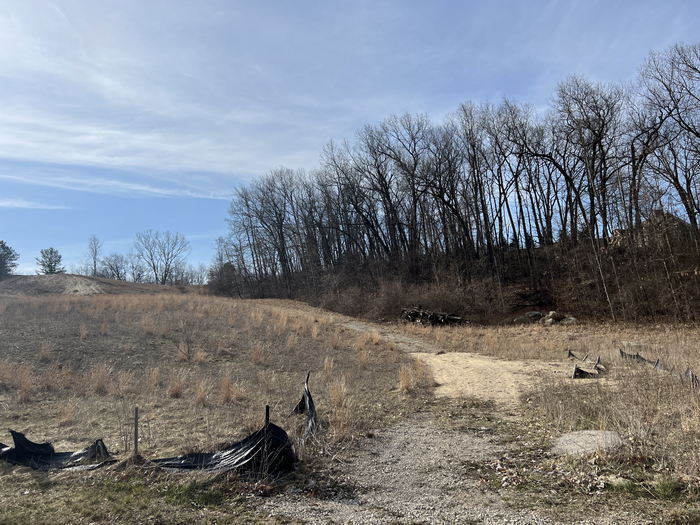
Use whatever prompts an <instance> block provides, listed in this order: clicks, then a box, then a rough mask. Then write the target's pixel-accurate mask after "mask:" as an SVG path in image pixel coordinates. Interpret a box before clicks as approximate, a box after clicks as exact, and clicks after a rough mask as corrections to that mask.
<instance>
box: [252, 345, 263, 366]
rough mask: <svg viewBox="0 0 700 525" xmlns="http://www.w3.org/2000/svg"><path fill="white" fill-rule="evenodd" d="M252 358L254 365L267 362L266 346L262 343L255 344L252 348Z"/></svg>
mask: <svg viewBox="0 0 700 525" xmlns="http://www.w3.org/2000/svg"><path fill="white" fill-rule="evenodd" d="M250 360H251V362H252V363H253V364H254V365H261V364H263V363H264V362H265V347H264V346H263V345H262V344H259V343H258V344H255V345H253V348H252V349H251V350H250Z"/></svg>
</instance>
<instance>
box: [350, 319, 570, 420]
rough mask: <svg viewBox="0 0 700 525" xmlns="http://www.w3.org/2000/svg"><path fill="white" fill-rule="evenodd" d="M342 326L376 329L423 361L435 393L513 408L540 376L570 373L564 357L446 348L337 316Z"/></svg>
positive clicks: (355, 329) (355, 328) (392, 330)
mask: <svg viewBox="0 0 700 525" xmlns="http://www.w3.org/2000/svg"><path fill="white" fill-rule="evenodd" d="M337 322H338V323H339V324H341V325H342V326H343V327H344V328H346V329H349V330H353V331H357V332H361V333H365V332H373V331H374V332H378V333H379V334H380V335H381V336H382V337H383V338H384V339H385V340H388V341H390V342H391V343H392V344H394V345H395V346H396V347H397V348H398V349H400V350H402V351H403V352H406V353H410V354H411V355H412V356H413V357H415V358H416V359H420V360H421V361H423V362H425V363H426V364H427V365H428V366H429V367H430V369H431V371H432V373H433V377H434V378H435V381H436V383H437V385H438V386H437V387H436V389H435V395H437V396H444V397H452V398H459V397H465V396H468V397H476V398H479V399H482V400H486V401H494V402H496V403H498V404H500V405H502V406H505V407H508V408H514V407H515V406H517V404H518V403H519V399H520V396H521V395H522V394H523V393H525V392H527V391H528V390H530V389H532V388H533V387H534V386H535V385H536V384H538V383H539V384H541V382H542V381H543V380H546V379H554V378H557V377H558V378H564V377H567V375H568V374H569V373H570V365H569V364H568V363H567V362H565V361H558V362H545V361H522V360H509V359H499V358H496V357H490V356H485V355H480V354H474V353H469V352H450V353H444V350H443V349H442V348H440V347H439V346H437V345H434V344H431V343H428V342H426V341H422V340H420V339H418V338H416V337H412V336H410V335H407V334H404V333H400V332H399V331H398V330H400V327H394V326H383V325H376V324H373V323H369V322H365V321H357V320H347V319H344V318H341V319H339V320H337Z"/></svg>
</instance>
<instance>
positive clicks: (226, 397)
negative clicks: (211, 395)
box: [218, 373, 245, 405]
mask: <svg viewBox="0 0 700 525" xmlns="http://www.w3.org/2000/svg"><path fill="white" fill-rule="evenodd" d="M218 387H219V388H218V391H219V403H221V404H222V405H228V404H229V403H231V402H232V401H240V400H241V399H244V398H245V392H244V391H243V389H242V388H241V387H239V386H238V385H237V384H236V383H234V382H233V380H232V379H231V374H229V373H223V374H222V375H221V377H220V378H219V385H218Z"/></svg>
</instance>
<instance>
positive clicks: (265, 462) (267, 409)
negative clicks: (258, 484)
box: [262, 405, 270, 479]
mask: <svg viewBox="0 0 700 525" xmlns="http://www.w3.org/2000/svg"><path fill="white" fill-rule="evenodd" d="M269 426H270V405H265V428H264V429H263V440H264V441H263V464H262V473H263V476H264V477H265V479H267V475H268V469H269V465H268V435H267V427H269Z"/></svg>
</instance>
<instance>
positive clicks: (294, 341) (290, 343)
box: [286, 333, 299, 350]
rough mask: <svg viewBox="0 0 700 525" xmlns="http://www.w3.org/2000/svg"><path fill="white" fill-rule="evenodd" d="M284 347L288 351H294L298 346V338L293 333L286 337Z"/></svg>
mask: <svg viewBox="0 0 700 525" xmlns="http://www.w3.org/2000/svg"><path fill="white" fill-rule="evenodd" d="M286 346H287V349H288V350H294V349H295V348H296V347H297V346H299V336H298V335H297V334H294V333H292V334H289V335H288V336H287V342H286Z"/></svg>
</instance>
